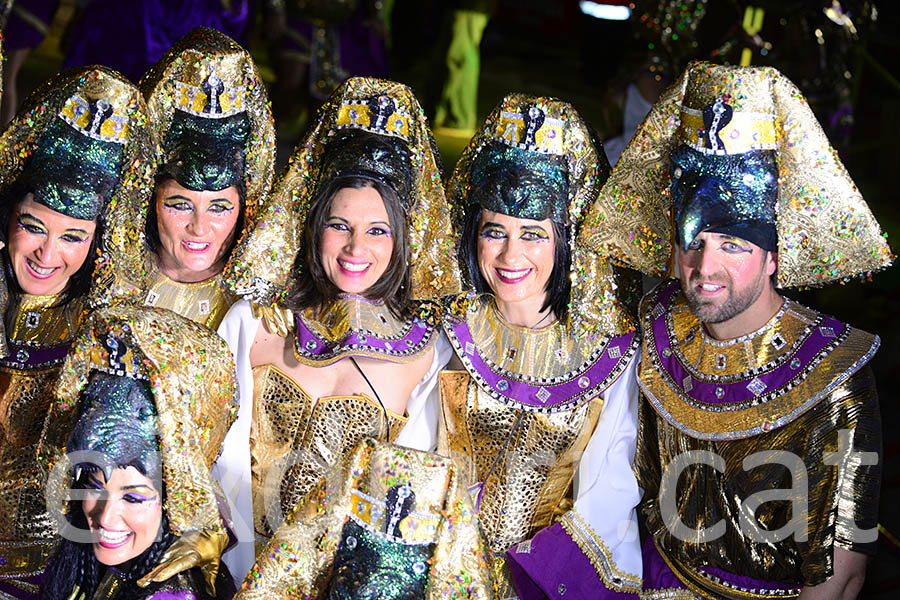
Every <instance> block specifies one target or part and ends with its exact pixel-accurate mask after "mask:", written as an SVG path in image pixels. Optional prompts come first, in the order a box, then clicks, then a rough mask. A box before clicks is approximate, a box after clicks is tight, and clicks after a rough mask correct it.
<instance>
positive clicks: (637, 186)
mask: <svg viewBox="0 0 900 600" xmlns="http://www.w3.org/2000/svg"><path fill="white" fill-rule="evenodd" d="M599 202H600V203H602V205H603V206H604V207H605V209H606V210H608V209H609V208H614V209H617V210H620V211H632V212H633V213H634V214H636V215H638V216H639V221H643V223H644V226H643V227H642V228H638V229H635V230H634V236H633V240H632V244H631V245H630V247H629V248H626V252H624V253H622V254H621V255H620V256H618V257H617V258H619V259H620V260H621V261H622V262H625V263H627V264H630V265H632V266H634V267H636V268H639V269H640V270H642V271H644V272H645V273H649V274H664V273H666V272H667V270H668V269H669V266H670V261H671V259H672V255H673V253H672V248H673V245H674V243H675V242H676V238H678V240H680V241H682V242H684V243H689V242H690V241H691V240H692V239H693V237H694V236H695V235H696V234H697V233H698V232H700V231H703V230H709V231H721V232H725V233H731V234H733V235H737V236H739V237H743V238H745V239H748V240H749V241H751V242H754V243H756V244H757V245H760V246H762V247H766V246H767V245H768V246H774V247H772V248H771V249H773V250H774V249H777V251H778V272H777V277H778V285H779V286H780V287H801V286H815V285H825V284H827V283H830V282H834V281H838V280H843V279H848V278H851V277H854V276H857V275H861V274H866V273H870V272H872V271H876V270H878V269H881V268H884V267H886V266H888V265H889V264H890V262H891V260H892V259H893V257H892V255H891V251H890V248H889V247H888V245H887V242H886V240H885V237H884V235H883V234H882V232H881V228H880V227H879V226H878V223H877V221H876V220H875V217H874V216H873V215H872V213H871V211H870V210H869V207H868V206H867V205H866V203H865V201H864V200H863V198H862V195H861V194H860V193H859V190H857V188H856V186H855V185H854V183H853V180H852V179H851V178H850V175H849V174H848V173H847V171H846V169H845V168H844V166H843V164H842V163H841V161H840V159H839V158H838V156H837V153H836V152H835V150H834V149H833V148H832V147H831V145H830V144H829V142H828V139H827V138H826V137H825V132H824V131H823V130H822V128H821V126H820V125H819V123H818V121H817V120H816V118H815V116H814V115H813V113H812V111H811V110H810V108H809V106H808V104H807V103H806V100H805V99H804V98H803V95H802V94H801V93H800V91H799V90H798V89H797V88H796V87H795V86H794V84H793V83H791V82H790V81H789V80H788V79H787V78H786V77H785V76H784V75H782V74H781V73H779V72H778V71H777V70H775V69H773V68H770V67H730V66H718V65H712V64H709V63H702V62H694V63H691V64H690V65H689V66H688V68H687V70H686V71H685V72H684V73H683V74H682V76H681V77H680V78H679V80H678V81H676V82H675V83H674V84H673V85H672V86H671V87H669V88H668V89H667V90H666V91H665V92H663V94H662V95H661V96H660V98H659V100H658V101H657V102H656V104H655V105H654V107H653V108H652V109H651V111H650V114H649V115H648V116H647V118H646V120H645V121H644V123H643V124H642V125H641V127H640V128H639V129H638V131H637V133H636V134H635V135H634V137H633V138H632V140H631V143H630V144H629V146H628V148H627V149H626V150H625V152H624V153H623V154H622V157H621V158H620V160H619V163H618V164H617V165H616V169H615V170H614V171H613V173H612V175H611V176H610V178H609V180H608V181H607V183H606V185H605V186H604V188H603V192H602V193H601V196H600V200H599ZM597 212H598V214H599V213H600V212H601V211H600V210H598V211H597ZM670 214H672V215H673V216H674V218H675V225H676V228H677V229H676V230H674V231H673V228H672V227H671V226H670V221H669V215H670Z"/></svg>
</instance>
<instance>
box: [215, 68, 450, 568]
mask: <svg viewBox="0 0 900 600" xmlns="http://www.w3.org/2000/svg"><path fill="white" fill-rule="evenodd" d="M449 237H450V219H449V211H448V210H447V205H446V201H445V199H444V192H443V187H442V186H441V181H440V170H439V167H438V164H437V157H436V155H435V153H434V150H433V145H432V139H431V134H430V132H429V130H428V127H427V125H426V123H425V119H424V117H423V116H422V111H421V109H420V107H419V104H418V102H417V101H416V99H415V97H414V96H413V94H412V92H411V91H410V90H409V89H408V88H407V87H405V86H403V85H401V84H398V83H393V82H388V81H381V80H374V79H359V78H354V79H350V80H348V81H347V82H346V83H345V84H344V85H342V86H341V87H340V88H339V89H338V90H337V91H336V92H335V94H334V95H333V96H332V97H331V99H330V100H329V102H328V103H326V105H325V106H324V107H323V109H322V112H321V113H320V121H319V123H318V125H317V126H316V127H315V128H314V129H313V130H312V131H311V133H310V134H309V136H308V137H307V139H306V140H305V141H304V142H303V143H302V144H301V145H300V146H298V148H297V150H296V152H295V154H294V156H293V157H292V159H291V162H290V164H289V166H288V169H287V170H286V171H285V174H284V175H283V176H282V178H281V179H280V180H279V182H278V183H277V184H276V186H275V188H274V192H273V194H272V196H271V204H270V205H268V206H267V207H266V208H265V211H264V213H263V217H262V219H261V221H260V222H259V224H258V225H257V226H256V227H255V228H254V230H253V231H252V232H251V233H250V235H249V236H248V239H247V240H246V241H245V243H242V244H241V245H239V246H238V249H237V250H236V251H235V254H234V256H233V257H232V260H231V262H230V263H229V265H228V267H227V268H226V272H225V275H226V281H227V283H228V284H229V286H230V287H231V289H232V290H233V291H234V292H235V293H238V294H242V295H249V296H250V297H251V298H252V299H253V304H252V305H251V303H250V302H249V301H246V300H242V301H240V302H238V303H237V304H235V305H234V307H233V308H232V310H231V312H230V313H229V314H228V316H227V317H226V318H225V320H224V321H223V322H222V326H221V327H220V328H219V332H220V334H221V335H222V336H223V337H224V338H225V339H226V341H228V343H229V346H230V347H231V349H232V351H233V352H234V354H235V358H236V361H237V364H238V373H239V375H238V377H239V381H240V386H241V407H240V413H239V416H238V421H237V423H236V424H235V426H234V427H233V428H232V429H231V431H230V432H229V434H228V435H229V441H228V443H227V444H226V449H225V452H224V454H223V456H222V459H220V460H219V463H218V465H217V469H218V470H217V475H218V476H219V478H220V481H222V482H223V486H224V487H225V489H226V490H227V489H235V488H237V490H238V493H237V496H236V498H232V500H234V501H235V508H234V509H233V510H232V512H233V513H237V514H241V515H244V516H245V518H246V517H247V516H248V515H252V529H251V527H249V526H246V525H245V526H244V528H243V529H241V528H240V527H241V526H240V525H238V528H239V529H238V531H237V536H238V548H237V549H236V551H232V552H230V553H229V554H228V555H226V556H225V560H226V561H228V560H229V559H232V560H233V562H230V563H229V566H231V567H232V571H233V572H234V573H235V574H237V575H241V576H242V575H243V574H245V573H246V572H247V571H248V570H249V568H250V566H251V565H252V564H253V560H254V553H253V546H252V542H253V539H254V532H255V535H256V536H257V537H256V539H257V540H265V539H266V538H269V537H271V535H272V532H273V531H274V530H275V529H276V528H277V527H278V525H280V523H281V521H282V520H283V517H282V515H283V514H284V513H286V512H287V511H289V510H290V509H291V508H293V507H294V505H295V504H296V503H297V502H298V501H299V500H300V499H302V498H303V497H305V496H306V495H307V494H308V493H309V492H310V491H311V489H312V487H313V486H314V484H315V483H316V482H317V481H318V480H319V477H320V476H321V475H322V474H323V473H324V472H325V470H327V469H328V468H331V467H333V466H336V465H338V464H342V461H344V460H345V459H346V458H347V456H349V453H350V452H351V450H352V449H353V447H354V446H356V444H357V443H358V442H359V441H360V440H362V439H363V438H365V437H373V438H375V439H378V440H382V441H385V440H388V441H397V442H398V443H400V444H402V445H406V446H413V447H416V448H421V449H430V448H431V447H432V446H433V445H434V443H435V441H434V438H433V433H434V432H435V429H436V423H437V421H436V417H437V414H436V411H435V410H433V409H434V408H435V406H432V410H431V411H430V412H429V411H426V410H425V406H426V403H425V397H426V396H427V395H428V394H429V393H430V392H431V391H432V390H433V388H434V384H435V382H436V376H437V372H438V371H439V369H440V368H441V367H442V366H443V365H444V364H445V363H446V361H447V360H448V359H449V348H445V349H444V350H443V351H436V349H435V341H436V340H437V338H438V337H439V336H438V333H439V331H440V328H439V322H438V317H437V305H436V304H435V303H434V302H431V301H428V300H426V299H427V298H436V297H438V296H439V295H440V294H441V293H442V292H445V291H452V290H454V289H458V287H456V281H457V280H456V271H455V269H454V261H453V258H452V254H451V251H450V244H449ZM260 320H262V321H263V326H262V327H260ZM414 424H415V425H414ZM251 459H252V460H251ZM251 465H252V467H251ZM248 525H249V524H248Z"/></svg>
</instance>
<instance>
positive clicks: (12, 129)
mask: <svg viewBox="0 0 900 600" xmlns="http://www.w3.org/2000/svg"><path fill="white" fill-rule="evenodd" d="M146 123H147V112H146V105H145V104H144V100H143V98H142V97H141V95H140V92H139V91H138V90H137V88H136V87H135V86H134V85H133V84H131V83H130V82H129V81H128V80H127V79H125V78H124V77H123V76H122V75H120V74H118V73H116V72H115V71H111V70H109V69H107V68H105V67H77V68H74V69H69V70H67V71H65V72H63V73H60V74H58V75H56V76H55V77H53V78H52V79H51V80H49V81H47V82H46V83H44V84H43V85H42V86H40V87H39V88H38V89H37V90H35V91H34V92H33V93H32V94H31V95H30V96H29V97H28V99H26V101H25V103H24V104H23V106H22V109H21V110H20V111H19V113H18V115H17V116H16V118H15V119H13V121H12V122H11V123H10V125H9V127H7V129H6V131H4V132H3V135H2V137H0V197H3V199H4V201H6V202H13V203H15V202H19V201H20V200H21V199H22V195H24V194H25V193H28V192H32V193H34V199H35V201H37V202H40V203H42V204H44V205H46V206H47V207H49V208H51V209H53V210H55V211H57V212H60V213H63V214H65V215H68V216H70V217H74V218H78V219H91V220H92V219H95V218H97V216H98V215H100V216H102V218H103V223H104V225H105V233H104V238H103V240H102V243H101V246H100V254H101V256H100V258H99V259H98V260H97V263H96V268H95V270H94V283H93V286H92V289H91V298H90V300H91V304H92V305H93V306H97V305H101V304H107V303H109V302H111V301H112V300H113V299H115V298H122V297H129V296H132V295H137V294H138V293H139V292H140V290H141V289H142V288H143V287H145V286H144V277H145V276H146V274H147V272H148V266H149V264H148V261H147V257H146V255H145V254H143V253H142V252H141V250H140V248H141V247H142V246H143V224H144V215H145V214H146V206H147V199H148V197H149V192H150V181H151V177H152V172H153V169H154V163H153V145H152V142H151V140H150V138H149V136H148V132H147V130H146Z"/></svg>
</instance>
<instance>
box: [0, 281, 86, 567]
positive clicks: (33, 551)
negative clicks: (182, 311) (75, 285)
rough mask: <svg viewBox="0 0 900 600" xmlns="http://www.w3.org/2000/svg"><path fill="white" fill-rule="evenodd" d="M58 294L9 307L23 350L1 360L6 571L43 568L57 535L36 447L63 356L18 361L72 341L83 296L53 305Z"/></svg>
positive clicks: (0, 474)
mask: <svg viewBox="0 0 900 600" xmlns="http://www.w3.org/2000/svg"><path fill="white" fill-rule="evenodd" d="M58 300H59V297H58V296H28V295H24V296H22V297H21V298H19V299H18V302H14V303H13V305H12V306H11V307H10V309H9V311H8V313H7V319H6V325H7V332H8V333H9V341H10V346H11V348H16V347H19V348H20V350H19V351H16V350H15V349H13V350H12V353H11V355H10V356H9V357H7V360H6V361H4V362H3V363H0V514H2V515H3V518H0V542H2V554H3V557H4V558H5V559H6V561H5V562H4V563H3V564H0V576H4V575H5V576H9V575H23V576H25V575H26V574H28V573H34V572H40V571H41V570H42V569H43V568H44V566H45V564H46V561H47V558H48V556H49V552H50V550H51V549H52V545H53V543H54V540H55V531H56V528H55V524H54V523H53V522H52V521H51V520H50V517H49V515H48V514H47V510H46V503H45V500H44V495H43V493H42V492H43V488H42V486H41V484H40V479H41V475H40V470H39V469H38V464H37V461H36V451H37V444H38V441H39V439H40V435H41V431H42V429H43V425H44V418H45V416H46V415H47V410H48V407H49V405H50V401H51V399H52V391H53V384H54V383H55V381H56V377H57V375H58V374H59V370H60V368H61V367H62V361H61V360H60V361H56V362H54V363H52V364H48V365H40V366H31V367H29V366H27V365H26V364H24V363H17V362H15V361H17V360H19V359H25V358H26V356H27V354H26V355H25V356H22V355H21V353H22V351H23V350H24V352H25V353H30V354H33V355H36V354H37V352H39V351H41V350H43V349H46V348H52V347H58V346H60V345H63V344H66V343H69V342H71V340H72V338H73V337H74V335H75V331H76V329H77V327H78V325H79V323H80V322H81V318H82V315H83V313H82V307H83V302H82V301H81V299H76V300H73V301H71V302H69V303H68V304H67V305H65V306H53V305H54V304H56V302H58ZM17 355H19V356H18V357H17Z"/></svg>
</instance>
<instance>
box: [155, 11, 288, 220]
mask: <svg viewBox="0 0 900 600" xmlns="http://www.w3.org/2000/svg"><path fill="white" fill-rule="evenodd" d="M213 72H215V75H216V76H217V77H218V78H219V80H220V81H221V82H222V84H223V86H224V89H225V90H228V91H231V93H232V94H231V95H234V94H236V97H235V98H234V99H233V100H231V101H228V98H227V96H229V94H228V93H226V94H225V97H223V98H222V100H223V102H226V101H228V102H233V103H235V108H240V107H242V108H244V109H245V110H246V114H247V115H248V117H249V119H250V135H248V136H247V141H246V146H245V150H244V157H245V167H244V186H245V190H246V200H245V202H246V205H245V207H244V231H243V232H237V233H238V235H240V236H243V235H246V233H247V232H248V231H249V228H250V227H251V226H252V225H253V223H254V222H255V220H256V218H257V216H258V215H259V211H260V208H261V206H262V205H263V203H264V202H265V200H266V197H267V195H268V193H269V190H270V188H271V186H272V178H273V175H274V169H275V125H274V121H273V120H272V111H271V109H270V107H269V99H268V96H267V95H266V88H265V86H264V85H263V82H262V78H261V77H260V75H259V70H258V69H257V68H256V64H255V63H254V62H253V58H252V57H251V56H250V53H249V52H247V51H246V50H244V49H243V48H242V47H241V46H239V45H238V44H237V43H235V42H234V41H233V40H232V39H231V38H229V37H228V36H226V35H224V34H222V33H220V32H218V31H216V30H214V29H210V28H208V27H198V28H196V29H194V30H193V31H192V32H191V33H189V34H188V35H186V36H185V37H183V38H182V39H181V40H179V41H178V42H177V43H176V44H175V45H174V46H172V48H171V49H169V51H168V52H167V53H166V55H165V56H163V57H162V58H161V59H159V61H157V62H156V64H154V65H153V66H152V67H151V68H150V70H149V71H147V73H146V74H145V75H144V77H143V78H142V79H141V84H140V87H141V91H142V92H143V93H144V96H145V97H146V98H147V114H148V115H149V117H150V123H151V124H152V125H151V129H152V135H153V139H154V140H155V141H156V143H157V149H158V152H159V154H158V161H159V163H160V164H164V163H165V162H166V153H167V152H169V151H171V150H172V149H171V148H165V147H164V144H165V141H166V134H167V133H168V131H169V128H170V127H171V126H172V119H173V118H174V115H175V111H176V110H177V107H178V106H179V105H183V104H184V99H185V89H187V88H194V89H200V88H202V87H203V83H204V82H205V81H206V79H207V77H209V75H210V74H211V73H213ZM229 106H230V104H229Z"/></svg>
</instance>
